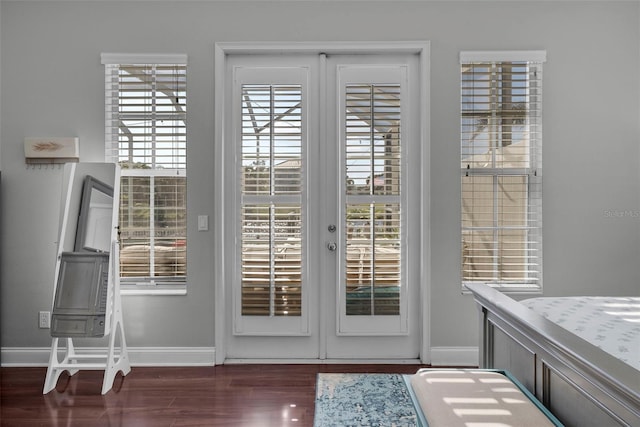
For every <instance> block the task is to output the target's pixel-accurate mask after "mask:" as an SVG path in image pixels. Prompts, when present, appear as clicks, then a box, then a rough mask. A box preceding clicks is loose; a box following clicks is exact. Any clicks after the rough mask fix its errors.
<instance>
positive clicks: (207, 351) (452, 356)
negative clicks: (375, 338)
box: [0, 347, 478, 367]
mask: <svg viewBox="0 0 640 427" xmlns="http://www.w3.org/2000/svg"><path fill="white" fill-rule="evenodd" d="M128 350H129V361H130V363H131V366H214V365H215V360H216V359H215V347H129V348H128ZM50 351H51V349H50V348H49V347H3V348H2V349H0V361H1V362H2V363H1V365H2V366H3V367H26V366H45V367H46V366H47V365H48V364H49V352H50ZM76 352H77V353H90V354H91V353H94V354H99V353H101V352H104V349H101V348H93V347H85V348H76ZM430 354H431V360H430V363H431V365H433V366H436V367H437V366H469V367H476V366H478V348H477V347H432V348H431V352H430ZM60 357H62V355H60ZM325 362H326V361H325ZM271 363H273V361H271ZM342 363H347V362H344V361H342ZM352 363H355V361H352ZM387 363H388V361H387ZM396 363H407V362H404V361H403V362H396Z"/></svg>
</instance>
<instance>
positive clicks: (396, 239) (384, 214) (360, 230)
mask: <svg viewBox="0 0 640 427" xmlns="http://www.w3.org/2000/svg"><path fill="white" fill-rule="evenodd" d="M346 211H347V230H346V232H347V256H346V258H347V263H346V276H347V277H346V282H347V286H346V292H347V297H346V304H347V310H346V312H347V315H398V314H399V312H400V205H399V204H397V203H389V204H362V205H347V207H346Z"/></svg>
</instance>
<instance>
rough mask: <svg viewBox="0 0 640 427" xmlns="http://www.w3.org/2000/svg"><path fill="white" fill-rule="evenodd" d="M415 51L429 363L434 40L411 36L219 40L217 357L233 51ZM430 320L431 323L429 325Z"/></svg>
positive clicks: (422, 288) (222, 344)
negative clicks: (229, 71)
mask: <svg viewBox="0 0 640 427" xmlns="http://www.w3.org/2000/svg"><path fill="white" fill-rule="evenodd" d="M282 52H285V53H289V54H295V53H327V54H332V53H333V54H358V53H414V54H417V55H418V56H419V64H420V76H419V81H420V92H421V93H420V113H419V114H420V117H421V120H420V123H419V128H420V129H419V135H420V136H419V138H420V147H421V148H422V149H421V153H420V157H421V164H423V165H427V167H426V168H422V169H421V171H420V185H421V189H420V194H421V195H422V200H421V201H420V206H421V210H422V212H421V215H420V219H421V220H420V229H421V232H420V233H419V235H420V248H421V256H422V260H423V262H422V263H421V265H420V274H419V276H420V284H419V293H420V301H421V304H420V310H421V312H420V313H419V317H420V320H419V322H420V324H421V325H422V326H423V327H422V330H421V334H420V337H421V340H422V342H421V343H420V346H419V348H420V359H421V362H422V363H430V328H429V323H428V320H429V319H430V293H431V274H430V272H431V268H430V267H431V266H430V259H431V256H430V255H431V245H430V240H431V239H430V236H431V233H430V222H431V221H430V192H431V190H430V167H429V165H430V132H429V129H430V89H429V81H430V68H429V61H430V43H429V42H428V41H410V42H301V43H300V42H289V43H288V42H273V43H272V42H266V43H265V42H238V43H235V42H229V43H226V42H225V43H216V45H215V69H214V74H215V75H214V91H215V92H214V93H215V100H214V108H215V111H214V126H215V130H214V162H213V167H214V171H213V172H214V174H213V176H214V185H213V188H214V194H213V197H214V205H215V206H216V207H218V209H216V210H215V212H214V213H213V232H214V233H213V239H214V246H213V248H214V286H215V305H214V307H215V329H214V332H215V341H214V342H215V363H216V364H222V363H224V361H225V359H226V354H227V352H226V350H227V344H226V333H227V324H226V322H227V320H226V319H227V317H226V311H227V307H226V304H225V301H226V292H227V289H226V286H225V277H227V276H226V270H225V269H226V268H228V267H227V266H226V265H225V262H226V259H225V253H224V242H225V240H226V238H227V236H226V233H227V232H228V231H227V230H225V227H224V222H225V217H224V216H225V209H224V208H223V207H224V206H225V205H226V204H227V203H230V199H229V194H227V193H228V192H227V193H225V174H224V162H223V160H224V158H225V155H226V152H225V149H227V147H225V144H224V139H223V137H224V123H225V120H226V115H225V105H226V102H227V100H226V99H225V97H224V94H225V81H226V78H227V76H226V64H227V56H228V55H233V54H252V53H255V54H268V53H282ZM425 325H426V327H425Z"/></svg>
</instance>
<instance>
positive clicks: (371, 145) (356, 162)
mask: <svg viewBox="0 0 640 427" xmlns="http://www.w3.org/2000/svg"><path fill="white" fill-rule="evenodd" d="M345 89H346V93H345V108H346V111H345V120H346V123H345V133H346V135H345V176H346V179H347V182H346V186H345V187H346V207H345V213H346V221H345V224H346V230H345V232H346V234H345V235H346V251H347V252H346V268H345V272H346V278H345V279H346V286H345V290H346V293H347V295H346V305H347V307H346V314H347V315H398V314H399V312H400V283H401V282H400V280H401V245H400V242H401V240H400V222H401V221H400V215H401V203H400V182H401V168H400V166H401V150H400V147H401V145H400V116H401V114H400V113H401V109H400V105H401V104H400V89H401V88H400V85H399V84H348V85H346V88H345Z"/></svg>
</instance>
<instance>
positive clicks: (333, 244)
mask: <svg viewBox="0 0 640 427" xmlns="http://www.w3.org/2000/svg"><path fill="white" fill-rule="evenodd" d="M327 249H329V250H330V251H331V252H335V251H336V249H338V245H337V244H336V242H329V243H327Z"/></svg>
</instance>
